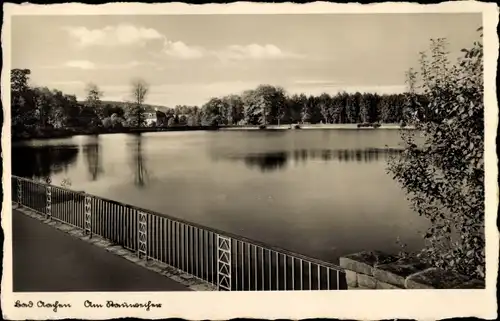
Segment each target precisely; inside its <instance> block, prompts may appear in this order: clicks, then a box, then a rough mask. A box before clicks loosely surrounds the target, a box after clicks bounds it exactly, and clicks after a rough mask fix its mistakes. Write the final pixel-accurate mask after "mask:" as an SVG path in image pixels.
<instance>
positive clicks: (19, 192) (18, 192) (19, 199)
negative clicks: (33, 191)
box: [17, 178, 23, 206]
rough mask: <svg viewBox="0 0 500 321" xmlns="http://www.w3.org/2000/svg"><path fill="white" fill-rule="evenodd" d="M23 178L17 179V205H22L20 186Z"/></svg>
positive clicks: (21, 189)
mask: <svg viewBox="0 0 500 321" xmlns="http://www.w3.org/2000/svg"><path fill="white" fill-rule="evenodd" d="M22 183H23V180H22V179H19V178H18V179H17V205H18V206H22V205H23V187H22Z"/></svg>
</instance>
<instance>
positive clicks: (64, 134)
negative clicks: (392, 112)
mask: <svg viewBox="0 0 500 321" xmlns="http://www.w3.org/2000/svg"><path fill="white" fill-rule="evenodd" d="M293 126H295V125H293ZM293 126H292V128H290V125H289V124H287V125H279V126H278V125H269V126H267V127H266V128H265V129H261V128H260V127H259V126H220V127H219V126H176V127H154V128H152V127H141V128H120V129H103V128H96V129H94V130H85V129H69V128H66V129H50V130H47V131H41V132H39V133H38V134H35V135H29V134H27V135H17V136H15V135H12V136H11V137H12V141H13V142H19V141H28V140H32V139H57V138H69V137H74V136H93V135H109V134H142V133H155V132H171V131H172V132H174V131H175V132H177V131H218V130H220V131H262V132H265V131H286V130H293V131H295V130H401V129H406V130H411V129H415V128H414V126H406V127H404V128H401V126H400V125H399V124H381V125H380V127H378V128H375V127H358V124H306V125H300V129H295V128H293Z"/></svg>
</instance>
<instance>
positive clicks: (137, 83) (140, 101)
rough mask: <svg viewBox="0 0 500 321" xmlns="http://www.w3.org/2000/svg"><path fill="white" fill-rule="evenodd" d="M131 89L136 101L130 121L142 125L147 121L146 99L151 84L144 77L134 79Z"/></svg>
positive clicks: (135, 124)
mask: <svg viewBox="0 0 500 321" xmlns="http://www.w3.org/2000/svg"><path fill="white" fill-rule="evenodd" d="M131 90H132V97H133V99H134V102H133V106H132V110H131V112H130V114H129V115H130V116H131V119H130V121H131V124H132V125H133V126H137V127H142V126H144V124H145V123H146V119H145V116H144V112H145V108H144V100H145V99H146V96H147V94H148V92H149V85H148V83H146V82H145V81H144V80H143V79H140V78H138V79H134V80H133V81H132V88H131Z"/></svg>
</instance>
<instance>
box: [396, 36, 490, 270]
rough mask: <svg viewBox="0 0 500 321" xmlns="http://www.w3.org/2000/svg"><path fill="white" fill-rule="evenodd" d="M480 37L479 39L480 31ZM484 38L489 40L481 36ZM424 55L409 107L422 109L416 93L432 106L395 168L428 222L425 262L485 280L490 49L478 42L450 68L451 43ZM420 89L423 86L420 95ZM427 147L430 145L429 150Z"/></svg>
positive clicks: (412, 78) (411, 75)
mask: <svg viewBox="0 0 500 321" xmlns="http://www.w3.org/2000/svg"><path fill="white" fill-rule="evenodd" d="M480 30H481V29H479V30H478V31H480ZM481 37H482V35H481ZM431 42H432V43H431V50H430V56H429V55H428V54H426V53H422V54H421V59H420V72H419V73H417V72H415V71H413V70H410V71H409V72H408V74H407V79H408V84H409V87H410V91H409V94H408V97H407V98H408V104H409V105H411V106H413V107H416V109H419V108H420V106H419V104H418V102H417V101H416V100H415V96H416V94H415V92H416V90H418V89H420V90H422V91H423V93H424V94H425V95H426V96H427V97H428V99H429V105H428V106H427V107H428V109H427V111H426V114H427V115H429V116H430V117H428V118H425V117H423V118H419V119H417V121H416V123H415V126H416V128H417V129H418V130H419V132H421V134H422V135H423V137H416V136H415V135H416V132H408V131H406V132H405V133H402V137H403V140H404V143H405V150H404V152H403V153H402V154H400V155H399V156H398V157H397V158H393V159H392V160H391V161H390V163H389V172H390V173H391V174H393V175H394V178H395V179H396V180H397V181H398V182H399V183H401V184H402V185H403V187H404V189H405V190H406V192H407V195H408V198H409V200H410V202H411V204H412V207H413V208H414V209H415V210H416V211H417V212H418V214H419V215H421V216H424V217H426V218H428V219H429V220H430V222H431V227H430V229H429V230H428V231H427V233H426V234H425V239H426V241H427V242H426V243H427V244H426V247H425V249H424V250H423V251H422V252H421V253H419V257H420V258H422V259H425V260H427V261H428V262H429V263H430V264H432V265H433V266H436V267H441V268H444V269H447V270H452V271H456V272H458V273H461V274H464V275H469V276H473V277H476V278H480V279H482V278H484V275H485V250H484V249H485V236H484V215H485V210H484V158H483V153H484V123H483V121H484V102H483V62H482V58H483V47H482V43H481V41H477V42H474V44H473V46H472V48H471V49H463V50H462V52H463V53H464V56H463V57H461V58H460V59H459V60H458V62H457V63H456V64H450V62H449V60H448V54H447V52H446V51H445V48H446V41H445V39H435V40H434V39H433V40H432V41H431ZM417 81H419V83H421V86H420V87H419V88H417ZM422 140H423V142H422Z"/></svg>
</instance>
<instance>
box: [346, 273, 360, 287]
mask: <svg viewBox="0 0 500 321" xmlns="http://www.w3.org/2000/svg"><path fill="white" fill-rule="evenodd" d="M344 272H345V279H346V281H347V286H348V287H356V286H358V277H357V275H358V274H357V273H356V272H354V271H349V270H345V271H344Z"/></svg>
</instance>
